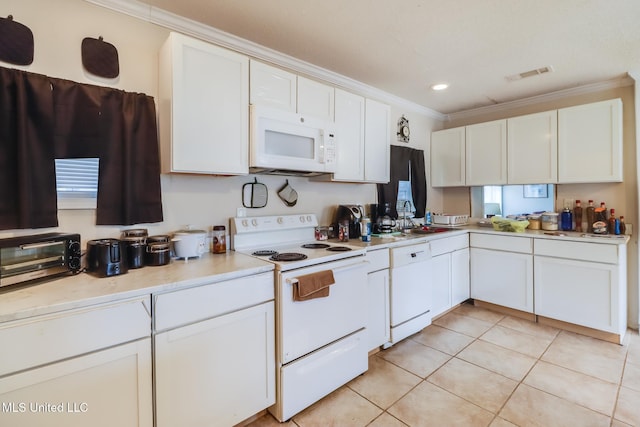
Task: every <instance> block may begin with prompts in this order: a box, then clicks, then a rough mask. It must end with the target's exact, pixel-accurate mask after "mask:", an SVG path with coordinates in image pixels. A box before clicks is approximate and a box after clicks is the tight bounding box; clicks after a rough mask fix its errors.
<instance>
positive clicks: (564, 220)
mask: <svg viewBox="0 0 640 427" xmlns="http://www.w3.org/2000/svg"><path fill="white" fill-rule="evenodd" d="M572 217H573V215H571V209H569V208H564V209H563V210H562V214H561V215H560V225H561V228H562V230H563V231H571V227H572V226H573V218H572Z"/></svg>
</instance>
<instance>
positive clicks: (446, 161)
mask: <svg viewBox="0 0 640 427" xmlns="http://www.w3.org/2000/svg"><path fill="white" fill-rule="evenodd" d="M464 185H465V128H464V127H459V128H453V129H445V130H440V131H437V132H433V133H432V134H431V186H432V187H464Z"/></svg>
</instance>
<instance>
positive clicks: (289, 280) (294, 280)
mask: <svg viewBox="0 0 640 427" xmlns="http://www.w3.org/2000/svg"><path fill="white" fill-rule="evenodd" d="M364 264H371V263H370V262H369V261H367V260H362V261H358V262H357V263H354V264H349V265H345V266H343V267H338V268H330V269H328V270H331V271H333V273H334V274H335V273H339V272H341V271H345V270H350V269H352V268H354V267H360V266H362V265H364ZM286 282H287V284H289V285H293V284H295V283H298V282H299V280H298V278H297V277H289V278H287V279H286Z"/></svg>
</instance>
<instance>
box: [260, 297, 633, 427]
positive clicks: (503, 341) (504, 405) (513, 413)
mask: <svg viewBox="0 0 640 427" xmlns="http://www.w3.org/2000/svg"><path fill="white" fill-rule="evenodd" d="M309 386H310V387H312V386H313V385H312V384H310V385H309ZM280 425H282V426H288V427H320V426H322V427H326V426H336V427H351V426H353V427H361V426H362V427H364V426H370V427H394V426H438V427H442V426H465V427H466V426H491V427H506V426H541V427H542V426H544V427H552V426H571V427H574V426H613V427H624V426H640V337H639V336H638V331H633V330H629V332H628V334H627V336H626V338H625V342H624V345H622V346H620V345H617V344H611V343H607V342H604V341H600V340H596V339H593V338H588V337H585V336H582V335H577V334H574V333H571V332H566V331H561V330H558V329H555V328H551V327H549V326H544V325H539V324H537V323H533V322H529V321H526V320H522V319H518V318H514V317H510V316H505V315H503V314H499V313H496V312H492V311H489V310H486V309H483V308H479V307H474V306H472V305H468V304H465V305H462V306H460V307H459V308H457V309H456V310H454V311H452V312H450V313H448V314H446V315H445V316H443V317H441V318H439V319H437V320H436V321H434V322H433V325H431V326H429V327H427V328H426V329H424V330H423V331H421V332H420V333H418V334H416V335H413V336H411V337H409V338H408V339H406V340H404V341H403V342H401V343H399V344H396V345H395V346H393V347H391V348H389V349H387V350H383V351H380V352H379V353H376V354H374V355H372V356H370V358H369V370H368V371H367V372H366V373H364V374H363V375H361V376H359V377H357V378H356V379H354V380H353V381H351V382H350V383H348V384H346V385H345V386H343V387H342V388H340V389H339V390H336V391H335V392H333V393H331V394H330V395H329V396H327V397H325V398H324V399H322V400H321V401H319V402H317V403H316V404H314V405H313V406H311V407H309V408H307V409H306V410H304V411H303V412H301V413H299V414H298V415H296V416H294V417H293V419H291V420H290V421H289V422H287V423H282V424H280V423H278V422H277V421H276V420H275V419H274V418H273V417H271V415H269V414H267V415H264V416H262V417H260V418H259V419H257V420H255V421H254V422H253V423H251V424H250V426H251V427H269V426H280Z"/></svg>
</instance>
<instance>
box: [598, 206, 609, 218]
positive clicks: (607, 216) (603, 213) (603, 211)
mask: <svg viewBox="0 0 640 427" xmlns="http://www.w3.org/2000/svg"><path fill="white" fill-rule="evenodd" d="M600 207H601V208H602V209H603V210H602V221H604V222H607V218H609V215H608V214H607V204H606V203H605V202H600Z"/></svg>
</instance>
